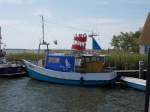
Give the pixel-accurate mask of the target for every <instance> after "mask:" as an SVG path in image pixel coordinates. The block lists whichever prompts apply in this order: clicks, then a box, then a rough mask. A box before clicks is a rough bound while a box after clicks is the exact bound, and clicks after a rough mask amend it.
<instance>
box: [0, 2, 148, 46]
mask: <svg viewBox="0 0 150 112" xmlns="http://www.w3.org/2000/svg"><path fill="white" fill-rule="evenodd" d="M148 12H150V1H149V0H128V1H127V0H0V14H1V16H0V25H1V26H2V28H3V29H2V36H3V42H4V43H6V45H7V48H25V49H36V48H37V46H38V43H39V41H40V39H41V37H42V35H41V23H40V22H41V18H40V16H39V15H40V14H43V15H44V16H45V24H46V25H45V32H46V33H45V38H46V41H47V42H49V43H50V48H56V49H70V48H71V45H72V43H73V36H74V34H76V33H88V34H89V33H90V32H91V31H94V32H96V33H98V34H99V37H96V40H97V41H98V43H100V45H101V47H102V48H104V49H107V48H110V47H111V45H110V42H111V39H112V37H113V35H117V34H119V33H120V32H121V31H122V32H129V31H133V32H134V31H137V30H138V29H139V28H140V27H142V26H143V24H144V22H145V19H146V17H147V15H148ZM54 40H58V45H57V46H56V45H53V41H54ZM87 47H88V48H90V47H91V40H90V38H89V39H88V44H87Z"/></svg>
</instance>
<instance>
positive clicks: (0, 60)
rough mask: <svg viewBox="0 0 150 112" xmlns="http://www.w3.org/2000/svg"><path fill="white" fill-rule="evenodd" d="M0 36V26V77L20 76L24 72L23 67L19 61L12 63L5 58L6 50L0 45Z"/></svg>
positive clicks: (0, 39)
mask: <svg viewBox="0 0 150 112" xmlns="http://www.w3.org/2000/svg"><path fill="white" fill-rule="evenodd" d="M2 45H3V43H2V36H1V27H0V77H8V76H22V75H24V74H25V71H24V68H23V67H22V65H21V64H19V63H12V62H10V61H7V59H6V50H5V49H4V47H2Z"/></svg>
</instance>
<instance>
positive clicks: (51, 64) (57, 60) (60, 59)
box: [24, 54, 117, 86]
mask: <svg viewBox="0 0 150 112" xmlns="http://www.w3.org/2000/svg"><path fill="white" fill-rule="evenodd" d="M94 58H96V57H94ZM84 59H85V58H84ZM86 59H90V58H89V56H86ZM91 59H93V56H92V58H91ZM97 59H100V58H98V57H97ZM77 60H80V59H79V58H78V59H76V58H75V57H74V56H65V55H57V54H48V55H47V59H46V63H45V66H39V65H36V64H33V63H31V62H29V61H26V60H24V63H25V65H26V68H27V71H28V74H29V76H30V77H32V78H34V79H38V80H41V81H47V82H50V83H58V84H70V85H94V86H100V85H112V84H115V81H116V79H117V74H116V73H115V72H113V71H101V72H96V73H94V72H93V73H92V72H91V73H88V72H86V70H85V71H84V70H80V69H82V68H79V66H78V65H79V62H76V61H77ZM88 71H89V70H88Z"/></svg>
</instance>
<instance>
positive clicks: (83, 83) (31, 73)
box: [27, 68, 117, 86]
mask: <svg viewBox="0 0 150 112" xmlns="http://www.w3.org/2000/svg"><path fill="white" fill-rule="evenodd" d="M27 71H28V74H29V76H30V77H32V78H34V79H37V80H40V81H46V82H50V83H57V84H68V85H79V86H105V85H111V86H112V85H114V84H115V82H116V79H117V78H115V79H113V80H110V81H103V80H101V81H96V80H95V81H90V80H89V81H85V80H65V79H58V78H53V77H49V76H45V75H42V74H40V73H38V72H35V71H33V70H31V69H29V68H27Z"/></svg>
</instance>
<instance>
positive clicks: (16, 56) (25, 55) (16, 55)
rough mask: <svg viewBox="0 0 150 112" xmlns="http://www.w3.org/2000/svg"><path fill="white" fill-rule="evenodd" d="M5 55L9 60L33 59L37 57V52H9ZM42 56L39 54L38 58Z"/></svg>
mask: <svg viewBox="0 0 150 112" xmlns="http://www.w3.org/2000/svg"><path fill="white" fill-rule="evenodd" d="M6 57H7V59H8V60H9V61H20V60H22V59H26V60H32V61H35V60H36V59H37V54H36V53H11V54H8V55H7V56H6ZM43 57H44V55H43V54H40V55H39V58H43Z"/></svg>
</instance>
